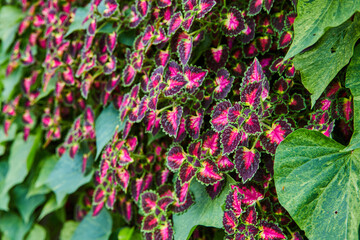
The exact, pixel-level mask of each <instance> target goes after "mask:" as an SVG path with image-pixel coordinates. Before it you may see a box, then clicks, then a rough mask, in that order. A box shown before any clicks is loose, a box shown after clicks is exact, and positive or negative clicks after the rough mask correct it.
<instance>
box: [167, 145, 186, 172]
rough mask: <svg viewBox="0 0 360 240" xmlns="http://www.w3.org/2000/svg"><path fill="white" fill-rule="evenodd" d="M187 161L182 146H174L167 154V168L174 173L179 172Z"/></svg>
mask: <svg viewBox="0 0 360 240" xmlns="http://www.w3.org/2000/svg"><path fill="white" fill-rule="evenodd" d="M185 159H186V153H185V152H184V150H183V148H182V147H181V146H176V145H175V146H173V147H172V148H171V149H170V150H169V151H168V152H167V154H166V160H167V166H168V167H169V169H170V170H171V171H173V172H175V171H177V170H178V169H179V168H180V166H181V165H182V164H183V162H184V160H185Z"/></svg>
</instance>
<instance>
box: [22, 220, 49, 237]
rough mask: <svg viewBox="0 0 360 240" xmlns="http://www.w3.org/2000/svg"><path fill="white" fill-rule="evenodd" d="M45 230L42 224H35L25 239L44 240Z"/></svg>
mask: <svg viewBox="0 0 360 240" xmlns="http://www.w3.org/2000/svg"><path fill="white" fill-rule="evenodd" d="M45 239H46V230H45V228H44V227H43V226H41V225H39V224H35V225H34V226H33V227H32V229H31V230H30V232H29V235H28V236H27V237H26V240H45Z"/></svg>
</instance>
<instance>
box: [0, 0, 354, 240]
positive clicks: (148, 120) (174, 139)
mask: <svg viewBox="0 0 360 240" xmlns="http://www.w3.org/2000/svg"><path fill="white" fill-rule="evenodd" d="M81 4H83V3H81ZM21 7H22V9H23V11H22V14H21V17H19V23H18V25H17V26H16V27H17V28H18V30H19V32H18V35H17V36H16V41H14V42H12V41H13V40H9V41H10V43H6V44H5V40H4V37H0V39H1V40H2V45H1V46H2V51H3V52H4V53H2V55H1V56H5V57H4V58H5V59H6V60H5V62H6V66H5V68H6V69H5V68H4V71H6V75H7V78H9V79H12V78H18V80H17V81H19V83H18V84H17V85H19V88H15V89H14V90H8V91H3V92H4V93H6V92H10V93H7V94H6V95H4V97H3V98H2V101H3V103H2V115H1V120H2V121H3V129H4V133H5V134H9V135H10V130H11V127H12V126H17V127H18V128H19V129H20V128H22V129H23V135H21V136H22V137H23V138H24V140H25V141H26V140H27V139H31V140H32V139H34V138H35V136H34V134H35V132H36V130H35V129H36V128H37V127H39V126H40V124H41V126H42V129H43V131H44V134H43V135H42V136H43V140H42V141H41V143H42V145H43V146H44V147H46V149H48V151H49V152H51V153H52V154H54V152H55V149H56V152H57V155H58V156H59V157H61V158H60V160H62V159H65V160H66V161H67V162H66V164H70V166H72V165H71V164H72V163H73V162H81V164H80V165H79V166H80V167H79V171H78V173H77V175H76V176H79V178H80V177H81V181H84V182H82V183H85V182H87V188H86V191H84V192H83V193H82V194H79V195H80V196H79V197H78V198H79V200H78V204H76V209H75V210H73V212H74V214H75V219H76V220H78V221H80V220H82V222H86V221H91V219H108V218H110V217H109V216H108V211H111V212H112V214H113V215H114V216H115V217H117V218H120V216H122V218H123V220H124V224H128V225H130V226H134V225H136V226H139V228H140V229H141V231H142V233H143V237H144V238H146V239H172V238H175V239H179V238H181V237H179V236H180V235H179V234H180V233H179V231H185V229H187V230H186V232H187V233H188V234H187V236H186V237H190V236H191V233H192V232H193V231H194V229H195V227H196V226H197V225H206V226H208V227H217V228H219V227H220V228H223V229H224V231H225V238H226V239H256V238H259V239H286V238H294V239H302V236H303V235H304V234H303V232H300V230H299V228H298V227H297V225H296V224H295V223H294V221H293V220H292V219H291V217H290V216H289V215H288V213H287V212H286V211H285V209H284V208H282V207H281V205H280V204H279V202H278V197H277V193H276V190H275V186H274V181H273V162H274V154H275V152H276V149H277V147H278V145H279V144H280V143H281V142H282V141H283V140H284V139H285V138H286V137H287V136H288V135H289V134H290V133H291V132H292V131H293V130H294V129H296V128H299V127H301V128H308V129H313V130H317V131H319V132H321V133H322V134H324V135H326V136H330V134H331V132H332V130H333V128H334V123H335V121H340V122H341V123H342V126H343V128H342V129H341V130H340V131H341V132H344V135H348V134H349V132H350V133H351V120H352V118H353V116H354V113H353V110H352V106H351V96H350V93H349V92H348V91H347V90H345V89H344V87H343V82H342V81H334V82H333V84H332V85H330V86H329V87H328V89H326V93H325V94H324V95H323V96H322V97H321V98H320V99H319V100H318V102H317V103H316V105H315V107H314V109H313V110H310V109H307V108H306V107H307V106H310V103H309V100H308V97H309V94H308V92H307V91H306V90H305V89H304V88H303V86H302V85H301V83H300V82H299V79H298V78H295V68H294V64H293V61H292V60H291V59H284V55H285V53H286V51H287V48H288V46H289V45H290V43H291V42H292V37H293V29H292V26H293V23H294V18H295V17H296V13H295V8H296V3H295V2H280V1H273V0H264V1H261V0H251V1H233V2H230V1H215V0H184V1H180V0H178V1H175V0H153V1H144V0H136V1H115V0H93V1H91V2H90V3H88V4H87V5H86V6H80V5H79V4H77V3H74V2H64V1H55V0H52V1H46V2H45V1H42V0H39V1H36V2H35V3H30V2H27V1H23V4H22V6H21ZM0 16H1V15H0ZM0 29H1V28H0ZM14 37H15V35H14ZM11 50H12V51H11ZM17 76H19V77H17ZM3 85H4V86H5V87H6V86H7V85H6V84H3ZM17 85H16V86H17ZM5 87H4V88H5ZM19 136H20V135H19ZM5 154H6V153H5ZM93 158H95V161H93V160H92V159H93ZM97 158H98V159H97ZM72 159H73V160H74V161H72ZM60 160H59V162H62V161H60ZM41 161H44V160H43V159H42V160H41ZM56 166H57V165H56ZM56 166H55V168H54V170H53V172H54V174H52V175H50V176H55V173H57V172H56V171H57V169H56ZM90 178H93V182H89V179H90ZM49 179H50V180H48V182H49V186H50V189H51V190H52V191H53V192H55V194H56V198H57V200H62V199H61V198H60V197H59V196H62V195H61V194H62V193H61V194H60V193H59V190H58V188H57V186H56V184H55V183H56V181H55V180H54V179H52V178H51V177H49ZM55 179H56V178H55ZM86 179H88V180H87V181H86ZM79 182H80V181H79ZM196 184H201V185H200V186H201V187H202V188H204V189H206V192H207V196H205V199H203V200H204V201H207V202H208V203H209V204H210V205H211V202H216V200H218V201H219V202H220V196H225V197H224V199H222V198H221V199H222V200H223V201H221V204H222V209H221V211H220V213H218V215H219V216H214V218H216V219H218V222H217V223H211V224H208V223H206V224H204V223H203V222H202V221H201V219H200V220H199V222H194V223H192V224H193V225H186V222H181V221H180V222H177V224H178V225H175V222H176V221H175V219H176V218H177V217H178V216H180V214H183V215H184V216H186V214H190V213H191V209H192V207H195V206H196V203H199V202H201V199H199V197H198V198H196V196H197V194H196V193H194V192H192V190H191V189H196V188H193V186H197V185H196ZM76 186H77V187H79V186H80V185H79V186H78V185H76ZM10 187H11V186H10ZM9 189H10V188H9ZM84 189H85V188H84ZM75 190H76V189H72V190H68V191H67V192H66V194H71V193H74V191H75ZM6 194H7V193H6ZM49 195H50V193H49V194H48V195H47V197H49ZM49 198H50V197H49ZM90 199H91V200H90ZM65 201H66V200H65ZM59 202H62V201H59ZM66 206H72V203H71V202H70V200H69V201H68V202H67V205H66ZM106 209H107V210H106ZM70 211H71V210H70ZM203 211H206V209H203ZM90 215H93V216H94V217H93V218H92V217H91V216H90ZM89 219H90V220H89ZM219 219H220V220H219ZM0 229H1V227H0ZM179 229H180V230H179ZM108 231H111V226H110V230H108ZM218 231H222V230H218ZM76 234H78V233H76ZM76 234H75V235H74V236H73V237H78V236H79V235H76ZM109 235H110V233H109V232H106V233H105V236H109ZM193 237H194V238H197V237H198V238H201V237H203V238H208V237H211V235H209V233H208V232H206V231H203V232H202V231H201V230H199V229H196V230H195V232H194V235H193ZM79 238H81V237H79Z"/></svg>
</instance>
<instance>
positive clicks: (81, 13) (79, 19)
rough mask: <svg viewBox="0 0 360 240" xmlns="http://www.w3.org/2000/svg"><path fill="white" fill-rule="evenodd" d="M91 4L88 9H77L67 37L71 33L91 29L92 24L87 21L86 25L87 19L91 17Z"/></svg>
mask: <svg viewBox="0 0 360 240" xmlns="http://www.w3.org/2000/svg"><path fill="white" fill-rule="evenodd" d="M89 11H90V4H88V5H86V7H78V8H76V12H75V17H74V20H73V22H72V23H71V24H70V26H69V29H68V31H67V32H66V34H65V37H67V36H69V35H70V34H71V33H73V32H75V31H78V30H83V29H87V28H88V27H89V24H90V22H89V21H86V22H85V23H84V24H83V22H84V20H85V18H86V17H87V16H88V15H89Z"/></svg>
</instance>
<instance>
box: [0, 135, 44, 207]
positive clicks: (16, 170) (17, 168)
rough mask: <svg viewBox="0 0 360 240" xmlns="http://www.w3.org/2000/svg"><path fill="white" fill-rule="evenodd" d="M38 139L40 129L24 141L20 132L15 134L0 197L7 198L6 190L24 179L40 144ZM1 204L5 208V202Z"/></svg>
mask: <svg viewBox="0 0 360 240" xmlns="http://www.w3.org/2000/svg"><path fill="white" fill-rule="evenodd" d="M40 139H41V131H38V133H37V135H30V136H29V137H28V139H27V141H26V142H25V141H24V139H23V134H22V133H20V134H18V135H17V136H16V138H15V140H14V142H13V144H12V145H11V149H10V156H9V160H8V164H9V165H8V166H9V168H8V171H7V173H6V177H5V180H4V182H3V184H1V185H0V199H2V198H3V197H5V199H7V197H6V195H8V191H9V190H10V189H11V188H12V187H13V186H15V185H16V184H19V183H21V182H22V181H23V180H24V179H25V177H26V175H27V174H28V171H29V169H30V167H31V163H32V162H33V159H34V157H35V153H36V151H37V149H38V148H39V146H40ZM1 206H2V207H4V206H5V208H6V206H7V203H4V205H3V204H1Z"/></svg>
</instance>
